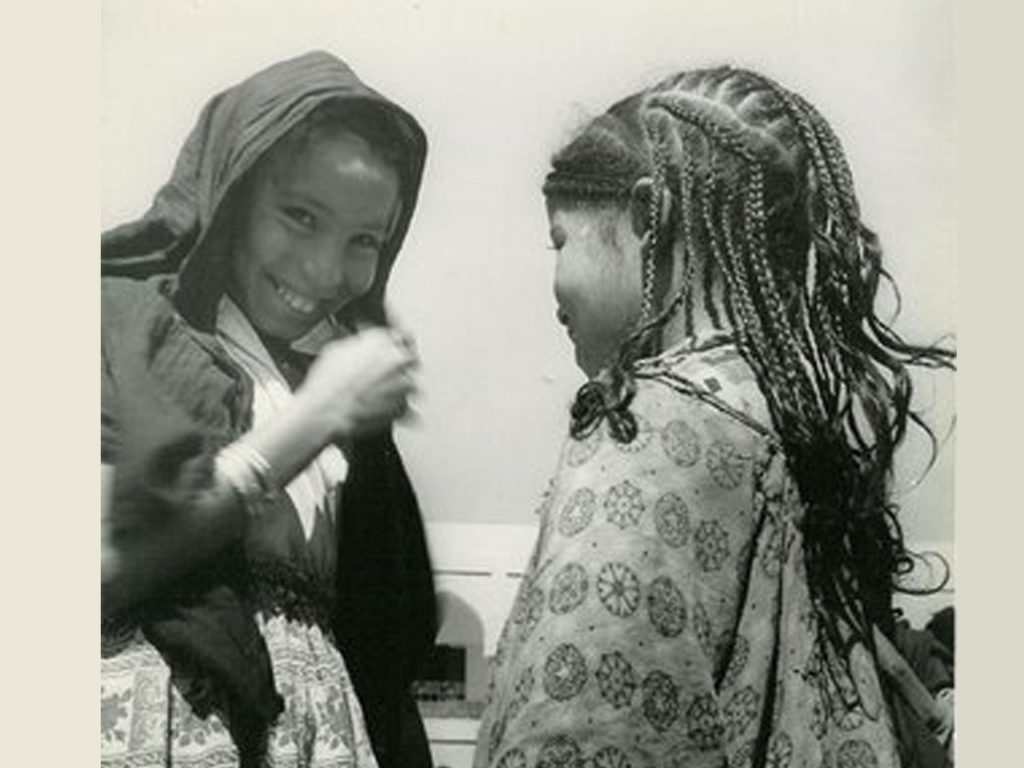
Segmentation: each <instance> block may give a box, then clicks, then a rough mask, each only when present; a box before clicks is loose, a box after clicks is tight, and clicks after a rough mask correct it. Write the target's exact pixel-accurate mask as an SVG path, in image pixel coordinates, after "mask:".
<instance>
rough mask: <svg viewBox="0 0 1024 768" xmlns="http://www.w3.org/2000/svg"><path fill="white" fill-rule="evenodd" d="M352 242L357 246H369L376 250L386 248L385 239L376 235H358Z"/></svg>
mask: <svg viewBox="0 0 1024 768" xmlns="http://www.w3.org/2000/svg"><path fill="white" fill-rule="evenodd" d="M352 242H353V244H354V245H355V246H356V247H357V248H369V249H371V250H374V251H380V250H383V248H384V243H383V241H382V240H381V239H380V238H379V237H377V236H376V235H356V237H355V238H354V239H353V241H352Z"/></svg>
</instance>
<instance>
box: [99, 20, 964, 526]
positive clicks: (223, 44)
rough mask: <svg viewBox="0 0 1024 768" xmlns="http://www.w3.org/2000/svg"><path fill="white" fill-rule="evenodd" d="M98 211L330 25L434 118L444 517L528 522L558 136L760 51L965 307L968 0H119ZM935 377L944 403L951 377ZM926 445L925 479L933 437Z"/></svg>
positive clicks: (925, 520) (913, 255)
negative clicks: (959, 248)
mask: <svg viewBox="0 0 1024 768" xmlns="http://www.w3.org/2000/svg"><path fill="white" fill-rule="evenodd" d="M102 8H103V47H102V82H103V92H102V110H103V111H102V119H103V124H102V127H103V143H102V159H103V168H104V173H103V186H102V195H103V197H102V201H103V211H102V223H103V225H104V226H110V225H113V224H116V223H119V222H120V221H123V220H124V219H125V218H127V217H129V216H132V215H135V214H137V213H140V212H141V211H142V210H144V208H145V207H146V205H147V204H148V201H149V198H150V196H151V195H152V193H153V192H154V191H155V190H156V188H157V186H158V185H159V184H160V183H162V181H163V180H164V179H165V178H166V175H167V174H168V172H169V170H170V168H171V164H172V162H173V159H174V155H175V153H176V151H177V148H178V147H179V146H180V144H181V142H182V140H183V139H184V136H185V134H186V132H187V131H188V129H189V127H190V126H191V124H192V121H193V120H194V119H195V116H196V114H197V113H198V110H199V108H200V107H201V106H202V104H203V102H204V101H205V99H206V98H207V97H208V96H209V95H211V94H212V93H213V92H214V91H215V90H217V89H219V88H221V87H224V86H226V85H229V84H231V83H233V82H235V81H236V80H238V79H240V78H241V77H243V76H245V75H247V74H249V73H250V72H252V71H254V70H255V69H257V68H260V67H262V66H264V65H265V64H267V63H269V62H271V61H273V60H275V59H278V58H283V57H286V56H290V55H293V54H296V53H299V52H301V51H304V50H307V49H310V48H313V47H323V48H327V49H330V50H332V51H334V52H336V53H337V54H338V55H340V56H341V57H342V58H345V59H347V60H348V61H349V62H350V63H351V64H352V65H353V66H354V68H355V69H356V71H357V72H359V73H360V75H361V76H362V77H364V78H365V79H366V80H367V81H368V82H370V83H371V84H373V85H374V86H376V87H378V88H379V89H380V90H382V91H384V92H385V93H387V94H388V95H390V96H392V97H393V98H395V99H396V100H398V101H400V102H401V103H403V104H404V105H405V106H407V107H408V108H409V109H410V110H411V111H412V112H413V113H415V114H416V115H417V116H418V117H419V118H420V120H421V121H422V123H423V125H424V127H425V128H426V130H427V132H428V134H429V137H430V140H431V156H430V159H429V165H428V170H427V176H426V179H425V185H424V189H423V195H422V204H421V206H420V209H419V210H418V212H417V215H416V218H415V219H414V221H413V227H412V230H411V233H410V237H409V239H408V241H407V244H406V247H405V249H404V252H403V254H402V256H401V260H400V262H399V265H398V267H397V268H396V272H395V276H394V281H393V283H392V288H393V289H392V299H393V303H394V307H395V310H396V313H397V314H398V315H399V316H400V317H401V318H403V319H404V320H405V322H406V323H407V324H408V325H410V326H411V327H412V328H413V329H414V330H415V332H416V333H417V336H418V339H419V346H420V349H421V352H422V355H423V357H424V360H425V367H424V371H423V383H424V387H425V395H424V397H423V399H422V401H421V402H420V404H419V411H420V413H421V416H422V419H421V421H420V423H419V424H418V425H417V426H416V427H415V428H414V429H407V430H403V431H402V432H401V434H400V440H401V443H402V445H403V447H404V449H405V453H406V455H407V458H408V462H409V464H410V469H411V472H412V474H413V477H414V480H415V482H416V486H417V488H418V490H419V493H420V496H421V500H422V502H423V506H424V510H425V513H426V515H427V517H428V519H431V520H445V521H451V522H495V523H506V524H523V523H527V524H528V523H530V522H532V521H533V519H534V518H533V515H532V511H533V509H534V507H535V506H536V503H537V501H538V499H539V495H540V492H541V491H542V489H543V487H544V485H545V483H546V481H547V476H548V474H549V473H550V471H551V470H552V468H553V464H554V460H555V456H556V452H557V449H558V446H559V443H560V441H561V436H562V434H563V432H564V428H565V424H566V417H565V408H566V404H567V402H568V401H569V399H570V398H571V396H572V393H573V391H574V389H575V388H576V386H578V384H579V383H580V377H579V375H578V374H577V373H576V372H575V371H574V370H573V368H572V366H571V350H570V347H569V344H568V342H567V340H566V339H565V338H564V337H563V336H562V334H561V332H560V330H559V328H558V327H557V326H556V324H555V322H554V320H553V312H554V310H553V303H552V301H551V296H550V293H551V291H550V278H551V267H552V264H551V261H550V253H549V251H547V250H546V248H545V246H546V244H547V224H546V220H545V218H544V214H543V207H542V205H541V198H540V193H539V182H540V180H541V178H542V177H543V174H544V172H545V166H546V160H547V158H548V156H549V155H550V154H551V153H552V152H553V151H554V150H555V149H557V148H558V146H559V145H560V144H561V143H562V142H564V141H565V140H566V139H567V138H568V137H569V136H570V135H571V134H572V132H573V130H574V129H575V128H577V127H578V126H580V125H581V124H582V123H583V122H584V121H585V120H586V119H587V117H588V116H592V115H595V114H597V113H599V112H600V111H602V110H603V109H604V108H605V107H607V106H608V104H609V103H610V102H611V101H612V100H614V99H616V98H618V97H620V96H622V95H625V94H626V93H628V92H631V91H633V90H636V89H638V88H639V87H641V86H643V85H645V84H647V83H649V82H650V81H652V80H653V79H655V78H657V77H659V76H661V75H665V74H668V73H670V72H672V71H673V70H675V69H679V68H683V67H687V66H695V65H702V64H706V63H712V62H719V61H725V60H728V61H733V62H735V63H739V64H746V65H749V66H753V67H755V68H760V69H763V70H765V71H766V72H768V73H770V74H772V75H774V76H775V77H777V78H778V79H779V80H781V81H782V82H783V83H785V84H787V85H789V86H791V87H793V88H795V89H796V90H799V91H801V92H803V93H804V94H805V95H807V96H808V97H809V98H810V99H811V101H813V102H814V103H815V104H816V105H818V106H819V108H820V109H821V110H822V111H823V112H824V113H825V115H826V116H827V117H829V118H830V119H831V121H832V122H833V124H834V126H835V127H836V128H837V131H838V132H839V134H840V136H841V137H842V138H843V140H844V143H845V145H846V147H847V150H848V155H849V158H850V161H851V164H852V167H853V171H854V174H855V176H856V178H857V182H858V186H859V190H860V193H861V197H862V203H863V208H864V211H865V215H866V218H867V219H868V220H869V221H870V222H871V223H872V224H873V225H874V227H875V228H876V229H877V230H878V231H879V232H880V233H881V235H882V237H883V242H884V244H885V245H886V247H887V249H888V256H889V266H890V268H891V271H892V272H893V273H894V274H895V276H896V278H897V281H899V282H900V284H901V286H902V289H903V297H904V313H903V316H902V319H901V321H900V322H899V323H898V326H897V327H898V328H899V329H901V330H903V331H904V332H905V333H906V334H908V335H909V336H911V337H914V338H919V339H920V338H924V339H934V338H937V337H938V336H939V335H941V334H943V333H947V332H951V331H953V330H954V307H953V298H954V280H955V274H954V252H953V246H954V190H953V172H954V154H953V141H954V134H955V124H954V109H953V103H952V87H953V70H952V58H951V57H952V54H951V45H952V39H951V38H952V27H951V12H950V9H949V0H900V1H899V2H891V1H889V0H856V1H855V0H828V1H827V2H826V1H825V0H773V1H771V2H746V3H740V2H736V0H687V2H679V0H665V1H664V2H654V1H653V0H647V1H644V0H632V2H629V3H615V4H612V3H608V4H601V3H597V2H594V1H593V0H589V2H588V1H585V0H571V1H569V0H567V1H564V2H539V1H538V2H524V1H523V0H519V1H518V2H515V1H511V0H510V1H509V2H501V3H493V2H492V3H488V2H481V1H480V0H477V1H476V2H473V1H471V0H464V1H463V2H456V1H455V0H419V1H418V2H408V1H405V2H397V1H396V2H381V1H380V0H350V1H348V2H338V1H337V0H333V1H331V0H325V1H324V2H312V1H310V0H290V1H288V0H273V1H271V0H219V1H217V2H214V1H212V0H191V2H182V1H181V0H160V1H159V2H157V1H154V0H149V1H148V2H145V3H138V2H132V0H103V4H102ZM932 389H933V387H932V382H931V381H929V380H927V379H926V380H925V381H924V387H923V389H922V395H923V400H925V401H927V402H931V403H933V408H932V414H931V418H932V419H933V421H934V422H935V423H936V425H937V426H938V427H939V429H940V430H941V429H943V428H945V427H946V426H947V425H948V423H949V420H950V417H951V413H952V383H951V378H950V377H948V376H947V377H944V378H941V379H938V380H937V382H936V383H935V386H934V391H932ZM922 445H923V444H920V443H914V444H913V445H911V446H910V449H909V450H908V451H907V458H906V460H905V464H906V465H907V470H906V471H905V472H904V473H903V475H904V476H903V477H902V478H901V480H900V483H901V485H902V486H906V485H908V484H909V483H910V482H911V480H913V477H914V475H916V474H917V472H916V469H915V468H920V467H921V466H922V465H923V463H924V461H925V460H926V454H925V451H924V449H923V447H922ZM952 458H953V442H952V441H950V443H949V444H948V445H947V448H946V450H945V451H944V453H943V454H942V455H941V457H940V459H939V461H938V463H937V465H936V466H935V467H934V468H933V470H932V471H931V473H930V474H929V475H928V477H927V478H926V479H925V481H924V482H923V483H922V484H920V486H919V487H917V488H916V489H915V490H914V491H913V492H912V493H910V494H909V495H906V497H905V499H904V503H905V522H906V526H907V532H908V535H909V537H910V538H912V539H914V540H949V539H950V538H951V537H952V482H953V480H952V477H953V462H952Z"/></svg>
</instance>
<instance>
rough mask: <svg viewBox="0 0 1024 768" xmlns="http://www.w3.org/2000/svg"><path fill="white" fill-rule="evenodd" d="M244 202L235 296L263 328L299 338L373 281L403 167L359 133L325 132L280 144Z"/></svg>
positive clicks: (234, 262)
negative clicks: (299, 141) (295, 142)
mask: <svg viewBox="0 0 1024 768" xmlns="http://www.w3.org/2000/svg"><path fill="white" fill-rule="evenodd" d="M245 203H246V205H245V207H244V210H243V214H242V216H241V219H240V224H241V226H240V228H239V230H238V233H237V235H236V236H235V240H234V245H233V249H232V254H231V274H230V277H229V281H228V294H229V295H230V296H231V298H232V299H234V301H235V302H236V303H237V304H238V305H239V307H240V308H241V309H242V311H243V312H245V314H246V316H247V317H248V318H249V321H250V322H251V323H252V324H253V326H255V328H256V329H257V330H258V331H260V332H261V333H263V334H266V335H268V336H271V337H273V338H277V339H281V340H283V341H292V340H295V339H297V338H299V337H301V336H302V335H304V334H305V333H306V332H308V331H309V330H310V329H312V328H313V326H315V325H316V324H317V323H319V322H320V321H321V320H323V319H324V318H325V317H327V316H329V315H332V314H334V313H335V312H337V311H338V310H340V309H341V308H342V307H344V306H345V305H346V304H348V303H349V302H350V301H352V300H353V299H356V298H358V297H360V296H362V295H363V294H365V293H366V292H367V291H368V290H369V289H370V287H371V286H372V285H373V280H374V277H375V276H376V274H377V269H378V267H379V264H380V260H381V257H382V254H383V251H384V247H385V244H386V242H387V239H388V237H389V235H390V233H391V230H392V228H393V225H394V222H395V221H396V219H397V216H398V211H399V206H400V198H399V178H398V172H397V171H396V170H395V169H394V168H393V167H391V166H390V165H389V164H388V163H386V162H385V161H384V160H382V159H381V158H380V157H379V156H378V155H377V154H375V152H374V150H373V149H372V148H371V147H370V145H369V144H368V143H367V142H366V141H365V140H364V139H362V138H361V137H359V136H356V135H355V134H352V133H348V132H343V131H341V130H339V131H334V132H332V133H330V134H323V133H321V134H320V135H318V136H316V137H315V138H312V139H310V140H308V141H306V142H304V143H302V144H301V145H300V146H292V145H290V144H288V143H285V144H283V145H281V146H279V147H278V148H275V149H274V150H272V151H271V154H270V155H269V156H268V157H267V159H266V161H265V162H264V163H263V165H262V167H261V168H259V169H257V170H256V177H255V178H254V180H253V182H252V187H251V189H250V191H249V193H248V195H247V199H246V200H245Z"/></svg>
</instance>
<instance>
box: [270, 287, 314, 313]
mask: <svg viewBox="0 0 1024 768" xmlns="http://www.w3.org/2000/svg"><path fill="white" fill-rule="evenodd" d="M271 282H273V284H274V290H275V291H276V292H277V295H278V297H279V298H280V299H281V301H283V302H284V303H285V305H286V306H287V307H288V308H289V309H291V310H292V311H293V312H295V313H296V314H299V315H312V314H315V313H316V310H317V308H318V307H319V306H320V302H319V301H317V300H316V299H311V298H310V297H308V296H304V295H302V294H301V293H299V292H298V291H295V290H292V289H291V288H289V287H288V286H286V285H284V284H283V283H280V282H278V281H277V280H273V279H272V280H271Z"/></svg>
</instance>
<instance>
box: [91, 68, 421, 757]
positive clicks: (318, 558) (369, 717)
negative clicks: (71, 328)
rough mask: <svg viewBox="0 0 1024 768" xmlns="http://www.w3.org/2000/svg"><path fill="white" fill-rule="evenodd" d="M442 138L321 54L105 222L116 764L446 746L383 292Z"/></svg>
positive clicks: (407, 388)
mask: <svg viewBox="0 0 1024 768" xmlns="http://www.w3.org/2000/svg"><path fill="white" fill-rule="evenodd" d="M425 151H426V141H425V139H424V136H423V134H422V131H421V130H420V128H419V126H418V125H417V123H416V122H415V120H414V119H413V118H412V117H411V116H410V115H409V114H408V113H406V112H405V111H404V110H402V109H401V108H400V107H398V106H396V105H394V104H393V103H391V102H389V101H387V100H386V99H384V98H383V97H381V96H380V95H378V94H376V93H375V92H374V91H372V90H371V89H369V88H367V87H366V86H365V85H363V84H362V83H361V82H360V81H359V80H358V79H357V78H356V76H355V75H354V74H353V73H352V71H351V70H350V69H348V67H347V66H345V65H344V64H343V63H342V62H340V61H339V60H338V59H336V58H334V57H333V56H330V55H328V54H324V53H312V54H307V55H305V56H301V57H299V58H296V59H292V60H289V61H285V62H281V63H279V64H275V65H274V66H272V67H270V68H268V69H266V70H264V71H262V72H259V73H257V74H256V75H253V76H252V77H250V78H249V79H247V80H246V81H244V82H242V83H241V84H239V85H237V86H235V87H234V88H231V89H229V90H227V91H225V92H223V93H221V94H218V95H217V96H216V97H215V98H214V99H213V100H211V101H210V103H209V104H208V105H207V106H206V108H205V109H204V110H203V113H202V115H201V116H200V119H199V123H198V125H197V126H196V128H195V130H194V131H193V132H192V134H191V135H190V136H189V139H188V141H187V142H186V144H185V147H184V148H183V149H182V151H181V154H180V155H179V159H178V163H177V165H176V167H175V169H174V174H173V177H172V179H171V180H170V182H168V183H167V184H166V185H165V186H164V187H163V188H162V189H161V190H160V192H159V193H158V195H157V197H156V199H155V201H154V204H153V206H152V208H151V209H150V210H149V212H148V213H147V214H146V215H145V216H144V217H143V218H142V219H141V220H139V221H137V222H132V223H130V224H127V225H124V226H122V227H119V228H117V229H115V230H113V231H111V232H108V233H105V234H104V238H103V259H104V262H103V269H104V275H105V277H104V279H103V305H102V307H103V329H102V330H103V339H102V344H103V346H102V351H103V366H102V458H103V464H104V468H105V470H104V471H105V476H107V477H110V478H112V481H111V482H112V485H111V487H112V493H111V496H110V500H109V503H106V504H105V505H104V519H103V551H102V554H103V560H102V564H103V566H102V609H103V646H102V647H103V660H102V689H101V696H102V719H101V720H102V722H101V725H102V737H101V738H102V742H101V743H102V754H103V764H104V765H110V766H115V765H132V766H156V765H159V766H186V765H203V766H209V767H211V768H212V767H214V766H237V765H242V766H255V765H290V766H291V765H297V766H356V765H358V766H375V765H378V764H379V765H381V766H398V765H401V766H417V765H429V764H430V758H429V753H428V750H427V745H426V739H425V736H424V733H423V729H422V724H421V723H420V721H419V716H418V714H417V712H416V709H415V705H414V703H413V701H412V698H411V694H410V692H409V686H410V684H411V681H412V679H413V677H414V674H415V669H416V666H417V664H418V662H419V660H420V659H421V658H422V656H423V655H424V653H425V652H426V651H427V650H428V649H429V648H430V646H431V643H432V638H433V634H434V631H435V628H436V618H435V613H434V595H433V587H432V582H431V575H430V568H429V562H428V560H427V554H426V548H425V545H424V539H423V531H422V524H421V521H420V517H419V511H418V507H417V504H416V499H415V497H414V495H413V493H412V490H411V488H410V486H409V481H408V478H407V477H406V475H405V471H404V469H403V467H402V463H401V460H400V458H399V456H398V453H397V451H396V448H395V445H394V443H393V441H392V438H391V435H390V425H391V423H392V422H393V421H394V420H395V419H397V418H401V417H402V415H403V414H404V413H405V412H406V410H407V408H408V398H409V397H410V395H412V394H413V393H414V392H415V388H416V385H415V378H414V377H415V369H416V366H417V359H416V356H415V353H414V352H413V350H412V346H411V344H410V343H409V341H408V339H406V338H405V337H403V336H402V335H401V334H398V333H397V332H395V331H392V330H389V329H387V328H386V327H384V313H383V305H382V299H383V292H384V288H385V285H386V283H387V279H388V275H389V272H390V270H391V267H392V265H393V263H394V259H395V256H396V254H397V252H398V250H399V248H400V246H401V243H402V240H403V238H404V236H405V232H406V229H407V228H408V225H409V219H410V217H411V215H412V211H413V209H414V207H415V203H416V197H417V192H418V189H419V183H420V176H421V172H422V167H423V161H424V155H425ZM372 326H376V327H372Z"/></svg>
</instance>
